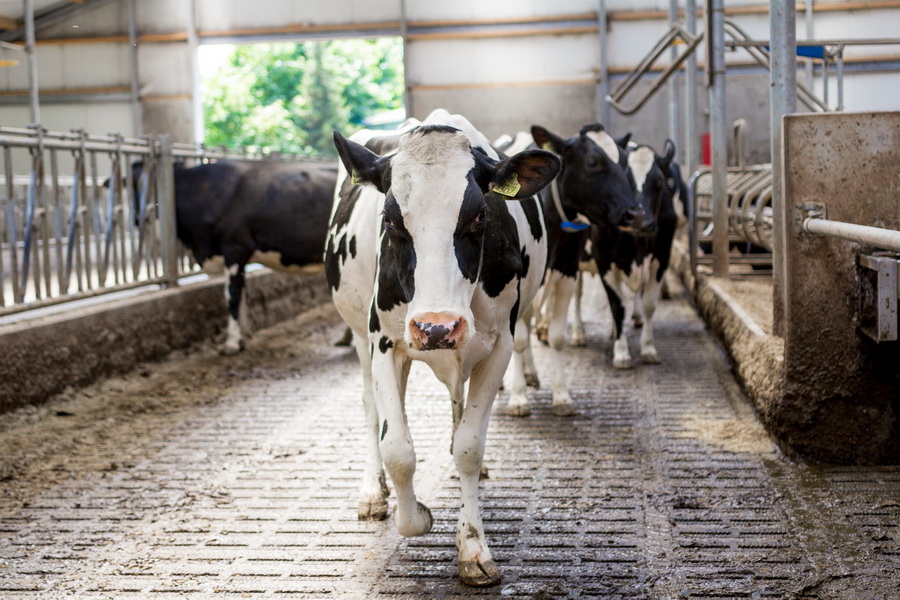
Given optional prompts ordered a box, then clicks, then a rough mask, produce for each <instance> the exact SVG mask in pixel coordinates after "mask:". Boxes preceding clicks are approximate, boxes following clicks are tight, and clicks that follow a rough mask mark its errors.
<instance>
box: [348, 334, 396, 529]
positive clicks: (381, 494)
mask: <svg viewBox="0 0 900 600" xmlns="http://www.w3.org/2000/svg"><path fill="white" fill-rule="evenodd" d="M352 339H353V343H354V346H355V347H356V354H357V356H358V357H359V364H360V365H361V366H362V373H363V396H362V400H363V407H364V408H365V415H366V437H365V448H366V450H365V452H366V457H365V464H364V466H363V478H362V485H361V486H360V489H359V510H358V514H359V518H360V520H367V519H372V520H381V519H384V518H385V517H387V513H388V502H387V499H388V496H389V495H390V491H389V490H388V486H387V482H386V481H385V478H384V468H383V466H382V462H381V448H380V446H379V443H378V436H379V433H380V431H379V425H378V424H379V420H378V411H377V409H376V408H375V399H374V397H373V394H372V357H371V356H370V355H369V343H368V341H367V340H364V339H362V338H360V337H358V336H356V335H354V336H353V338H352Z"/></svg>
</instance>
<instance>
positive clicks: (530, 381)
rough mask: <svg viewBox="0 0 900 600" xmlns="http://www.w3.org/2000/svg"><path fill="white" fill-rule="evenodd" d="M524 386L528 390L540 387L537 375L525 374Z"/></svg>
mask: <svg viewBox="0 0 900 600" xmlns="http://www.w3.org/2000/svg"><path fill="white" fill-rule="evenodd" d="M525 385H527V386H528V387H530V388H539V387H541V380H540V379H538V376H537V373H525Z"/></svg>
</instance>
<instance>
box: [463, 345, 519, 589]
mask: <svg viewBox="0 0 900 600" xmlns="http://www.w3.org/2000/svg"><path fill="white" fill-rule="evenodd" d="M511 342H512V340H510V339H509V338H508V337H506V338H504V339H501V340H500V341H498V344H497V346H496V347H495V348H494V351H493V353H491V355H490V356H489V357H488V358H487V359H485V361H484V362H482V363H481V364H480V365H478V366H477V367H476V368H475V369H474V370H473V372H472V377H471V380H470V383H469V398H468V400H467V402H466V407H465V410H464V411H463V417H462V420H461V421H460V423H459V428H458V429H457V430H456V434H455V435H454V436H453V437H454V440H453V459H454V461H455V462H456V468H457V471H458V472H459V485H460V490H461V497H460V509H459V521H458V522H457V526H456V548H457V549H458V550H459V578H460V580H461V581H462V582H463V583H465V584H466V585H473V586H489V585H496V584H498V583H500V569H499V568H498V567H497V563H495V562H494V559H493V557H492V556H491V551H490V549H489V548H488V546H487V542H486V541H485V538H484V524H483V523H482V520H481V505H480V503H479V501H478V481H479V475H480V473H481V465H482V461H483V460H484V445H485V440H486V438H487V428H488V419H489V417H490V415H491V406H492V404H493V401H494V397H495V396H496V395H497V390H498V388H499V387H500V382H501V381H502V380H503V373H504V371H505V370H506V366H507V365H508V364H509V359H510V353H511V351H512V347H511V346H512V343H511Z"/></svg>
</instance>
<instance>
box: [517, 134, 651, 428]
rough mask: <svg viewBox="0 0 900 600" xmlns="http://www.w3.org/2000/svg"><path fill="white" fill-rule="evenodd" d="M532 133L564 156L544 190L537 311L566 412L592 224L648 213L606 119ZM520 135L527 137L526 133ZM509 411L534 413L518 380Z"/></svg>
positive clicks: (634, 220)
mask: <svg viewBox="0 0 900 600" xmlns="http://www.w3.org/2000/svg"><path fill="white" fill-rule="evenodd" d="M531 138H532V139H533V141H534V144H536V145H537V146H538V147H540V148H544V149H546V150H550V151H551V152H553V153H555V154H557V155H558V156H559V157H560V159H561V162H562V167H561V170H560V173H559V176H558V177H557V178H556V179H555V180H554V182H553V183H552V184H551V185H550V186H549V187H548V188H547V189H545V190H544V191H542V192H541V201H542V205H543V210H544V216H545V218H546V220H547V230H548V236H547V238H548V260H547V274H546V279H545V284H544V288H543V291H542V294H541V298H540V301H539V302H538V307H537V309H536V310H535V313H536V314H538V315H540V314H542V313H543V314H546V315H548V317H549V322H548V326H547V341H548V343H549V345H550V347H551V349H552V350H553V352H552V354H551V355H552V356H553V359H552V361H553V365H552V371H553V380H552V384H551V392H552V404H551V410H552V411H553V412H554V414H557V415H559V416H566V415H571V414H573V413H574V408H573V406H572V398H571V395H570V394H569V389H568V387H569V386H568V377H567V374H566V361H565V357H564V355H563V353H562V351H563V348H564V347H565V344H566V320H567V315H568V309H569V303H570V302H571V299H572V295H573V293H574V291H575V282H576V278H577V275H578V272H579V263H580V262H581V259H582V255H583V251H584V247H585V244H586V242H587V241H588V239H589V236H590V227H591V226H592V225H599V226H603V227H608V228H615V229H624V230H632V229H635V228H640V227H642V224H643V220H644V214H643V211H642V209H641V207H640V205H639V204H638V203H637V201H636V199H635V194H634V189H633V186H632V185H631V184H630V182H629V180H628V176H627V173H626V169H625V166H626V163H625V151H624V149H623V148H622V147H621V146H619V145H618V143H617V142H616V140H615V139H614V138H613V137H612V136H610V134H609V133H608V132H607V131H606V130H605V129H604V127H603V126H602V125H600V124H599V123H596V124H592V125H586V126H584V127H582V129H581V131H579V133H578V134H577V135H575V136H572V137H570V138H562V137H560V136H558V135H556V134H554V133H551V132H550V131H548V130H547V129H545V128H544V127H541V126H538V125H535V126H533V127H532V128H531ZM516 139H518V140H520V142H519V143H523V142H522V140H523V138H522V136H521V135H517V136H516ZM528 362H529V364H533V363H531V362H530V361H528ZM507 412H508V413H509V414H511V415H514V416H525V415H528V414H530V412H531V409H530V406H529V404H528V398H527V397H526V395H525V390H524V388H522V389H519V388H517V387H516V386H515V385H514V386H513V388H512V389H511V390H510V396H509V402H508V404H507Z"/></svg>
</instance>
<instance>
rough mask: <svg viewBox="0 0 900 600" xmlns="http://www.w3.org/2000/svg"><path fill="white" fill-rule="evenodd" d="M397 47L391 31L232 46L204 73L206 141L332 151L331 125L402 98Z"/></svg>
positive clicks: (351, 125)
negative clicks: (380, 34) (369, 36)
mask: <svg viewBox="0 0 900 600" xmlns="http://www.w3.org/2000/svg"><path fill="white" fill-rule="evenodd" d="M402 52H403V50H402V43H401V41H400V40H399V39H393V38H386V39H378V40H357V39H353V40H336V41H330V42H308V43H304V44H286V43H278V44H255V45H248V46H237V47H235V48H234V50H233V51H232V54H231V55H230V57H229V59H228V60H227V61H226V62H225V64H224V65H223V66H222V67H221V68H220V69H219V70H218V71H217V72H215V73H211V74H207V76H206V77H205V78H204V81H203V104H204V118H205V126H206V132H207V133H206V140H205V141H206V143H207V144H208V145H211V146H227V147H231V148H238V147H246V148H249V149H251V150H255V151H262V152H275V151H277V152H286V153H301V154H313V155H326V156H332V155H334V153H335V151H334V146H333V143H332V139H331V135H332V134H331V131H332V129H339V130H341V131H343V132H345V133H350V132H352V131H353V130H355V129H358V128H359V127H361V126H362V123H363V121H364V119H365V118H366V117H368V116H370V115H373V114H376V113H378V112H382V111H385V110H391V109H394V108H399V107H401V106H402V105H403V55H402Z"/></svg>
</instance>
